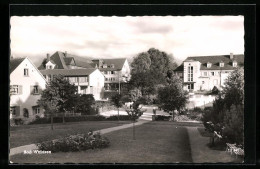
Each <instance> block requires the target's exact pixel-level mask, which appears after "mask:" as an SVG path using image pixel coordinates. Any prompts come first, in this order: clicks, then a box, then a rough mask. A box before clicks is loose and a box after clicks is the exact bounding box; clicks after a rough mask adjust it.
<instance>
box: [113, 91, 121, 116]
mask: <svg viewBox="0 0 260 169" xmlns="http://www.w3.org/2000/svg"><path fill="white" fill-rule="evenodd" d="M121 99H122V95H121V94H119V93H116V94H115V95H114V96H113V97H112V98H111V101H112V104H113V105H114V106H115V107H116V108H117V110H118V120H119V108H120V107H122V106H123V103H122V100H121Z"/></svg>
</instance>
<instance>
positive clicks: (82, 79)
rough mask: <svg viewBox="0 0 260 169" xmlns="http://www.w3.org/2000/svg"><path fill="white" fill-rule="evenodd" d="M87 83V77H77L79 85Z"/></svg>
mask: <svg viewBox="0 0 260 169" xmlns="http://www.w3.org/2000/svg"><path fill="white" fill-rule="evenodd" d="M87 81H88V79H87V77H86V76H85V77H79V82H80V83H84V82H87Z"/></svg>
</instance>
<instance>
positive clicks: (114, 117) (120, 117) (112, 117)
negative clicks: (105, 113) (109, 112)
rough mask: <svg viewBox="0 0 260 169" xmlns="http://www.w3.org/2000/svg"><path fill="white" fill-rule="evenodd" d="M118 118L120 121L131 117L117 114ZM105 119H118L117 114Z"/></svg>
mask: <svg viewBox="0 0 260 169" xmlns="http://www.w3.org/2000/svg"><path fill="white" fill-rule="evenodd" d="M119 119H120V120H122V121H128V120H131V117H130V116H128V115H119ZM106 120H111V121H114V120H118V116H117V115H114V116H109V117H108V118H107V119H106Z"/></svg>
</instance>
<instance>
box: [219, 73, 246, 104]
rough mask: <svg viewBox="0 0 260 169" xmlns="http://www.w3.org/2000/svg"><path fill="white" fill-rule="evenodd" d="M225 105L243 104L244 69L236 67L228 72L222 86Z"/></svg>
mask: <svg viewBox="0 0 260 169" xmlns="http://www.w3.org/2000/svg"><path fill="white" fill-rule="evenodd" d="M223 96H224V99H225V103H226V107H227V108H228V109H229V108H230V107H231V105H232V104H234V105H243V104H244V70H243V69H242V68H238V69H236V70H234V71H233V72H231V73H230V75H229V76H228V78H227V80H226V81H225V86H224V88H223Z"/></svg>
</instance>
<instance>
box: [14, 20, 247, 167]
mask: <svg viewBox="0 0 260 169" xmlns="http://www.w3.org/2000/svg"><path fill="white" fill-rule="evenodd" d="M244 21H245V18H244V16H243V15H200V16H198V15H197V16H192V15H184V16H177V15H176V16H174V15H167V16H159V15H143V16H130V15H128V16H116V15H114V16H102V15H100V16H66V15H62V16H51V15H42V16H33V15H32V16H10V62H9V76H10V92H9V95H10V96H9V99H10V100H9V116H10V118H9V120H10V126H9V150H10V151H9V163H10V164H28V163H29V164H50V163H59V164H64V163H74V164H78V163H84V164H178V163H185V164H186V163H188V164H193V163H222V164H223V163H224V164H226V163H238V164H243V163H244V157H245V154H246V153H245V151H244V150H245V146H246V145H245V137H244V128H245V127H244V101H245V100H244V98H245V92H244V85H245V80H244V63H245V60H246V58H245V54H244V53H245V40H244V37H245V29H244Z"/></svg>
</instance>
